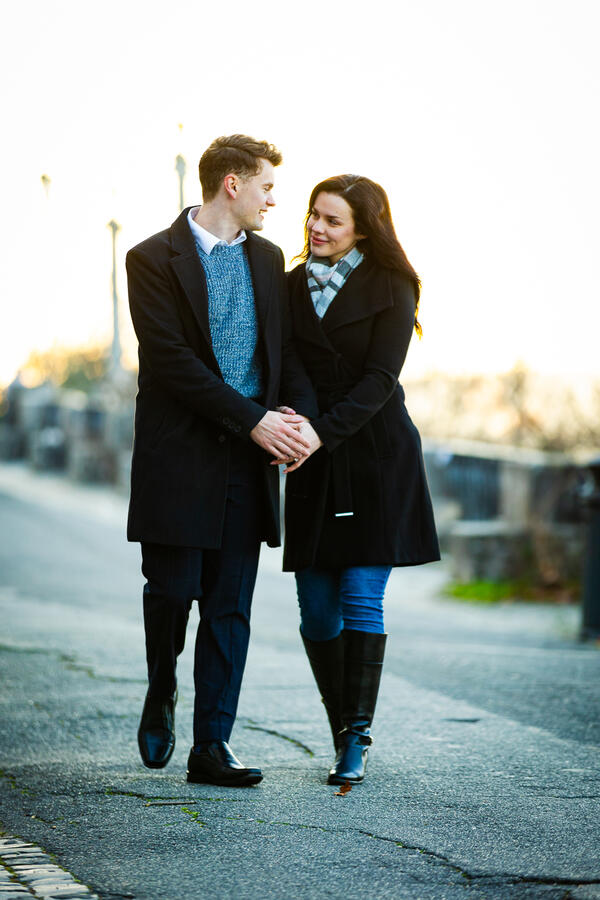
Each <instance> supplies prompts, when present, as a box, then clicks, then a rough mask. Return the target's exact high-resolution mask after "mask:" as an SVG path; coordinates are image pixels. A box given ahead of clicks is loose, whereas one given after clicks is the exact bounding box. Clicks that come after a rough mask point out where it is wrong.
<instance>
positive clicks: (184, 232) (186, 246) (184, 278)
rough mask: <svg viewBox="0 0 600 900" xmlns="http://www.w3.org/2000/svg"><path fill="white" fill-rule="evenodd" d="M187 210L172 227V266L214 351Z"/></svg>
mask: <svg viewBox="0 0 600 900" xmlns="http://www.w3.org/2000/svg"><path fill="white" fill-rule="evenodd" d="M188 212H189V209H184V210H183V212H182V213H181V215H180V216H178V217H177V219H175V221H174V222H173V224H172V225H171V228H170V233H171V246H172V248H173V250H174V251H175V253H176V255H175V256H174V257H173V258H172V259H171V266H172V268H173V270H174V272H175V274H176V275H177V279H178V281H179V283H180V285H181V287H182V288H183V292H184V294H185V296H186V297H187V299H188V301H189V304H190V306H191V308H192V311H193V313H194V317H195V319H196V322H197V323H198V327H199V328H200V331H201V333H202V337H203V338H204V340H205V341H206V343H207V345H208V347H209V348H210V350H211V352H212V339H211V336H210V325H209V321H208V290H207V288H206V276H205V274H204V269H203V268H202V263H201V262H200V258H199V256H198V251H197V250H196V243H195V241H194V237H193V235H192V232H191V231H190V226H189V225H188V221H187V215H188ZM215 361H216V360H215Z"/></svg>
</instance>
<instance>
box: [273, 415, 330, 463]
mask: <svg viewBox="0 0 600 900" xmlns="http://www.w3.org/2000/svg"><path fill="white" fill-rule="evenodd" d="M300 436H301V437H304V438H306V439H307V440H308V442H309V446H308V453H305V455H304V456H296V457H291V458H290V459H288V460H287V465H286V468H285V469H284V470H283V473H284V475H287V474H288V472H294V471H295V470H296V469H298V468H299V467H300V466H301V465H302V463H303V462H305V461H306V460H307V459H308V457H309V456H312V454H313V453H314V452H315V450H318V449H319V447H322V446H323V441H322V440H321V438H320V437H319V435H318V434H317V432H316V431H315V429H314V428H313V427H312V425H311V424H310V422H308V421H307V422H303V423H302V425H300ZM275 464H276V463H275ZM272 465H273V464H272Z"/></svg>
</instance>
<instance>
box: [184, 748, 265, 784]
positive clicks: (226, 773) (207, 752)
mask: <svg viewBox="0 0 600 900" xmlns="http://www.w3.org/2000/svg"><path fill="white" fill-rule="evenodd" d="M187 780H188V781H191V782H193V783H194V784H220V785H223V786H224V787H250V785H253V784H258V782H259V781H262V772H261V771H260V769H247V768H246V767H245V766H243V765H242V764H241V762H240V761H239V759H237V757H236V756H235V755H234V753H233V751H232V749H231V747H230V746H229V744H228V743H227V742H226V741H213V742H212V743H211V744H208V745H207V747H206V749H204V750H201V751H200V752H198V753H197V752H196V751H195V750H193V749H192V750H191V751H190V755H189V758H188V767H187Z"/></svg>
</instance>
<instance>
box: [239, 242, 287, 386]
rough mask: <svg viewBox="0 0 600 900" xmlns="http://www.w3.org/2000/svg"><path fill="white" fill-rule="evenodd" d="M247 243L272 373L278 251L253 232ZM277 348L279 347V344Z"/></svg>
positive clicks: (260, 329)
mask: <svg viewBox="0 0 600 900" xmlns="http://www.w3.org/2000/svg"><path fill="white" fill-rule="evenodd" d="M245 243H246V253H247V255H248V264H249V266H250V274H251V275H252V286H253V288H254V304H255V307H256V316H257V319H258V333H259V334H260V335H262V338H263V348H264V353H265V358H266V360H267V371H268V372H272V371H273V359H272V354H273V352H274V349H275V346H276V342H275V343H274V341H273V340H272V339H271V336H270V334H269V315H270V312H271V310H272V308H273V304H274V300H275V299H276V298H274V296H273V276H274V274H275V263H276V261H277V251H276V250H275V248H274V247H272V246H271V245H270V244H268V243H267V242H266V241H265V242H263V241H262V240H260V239H258V238H257V237H255V235H253V234H252V232H249V233H248V235H247V238H246V242H245ZM277 346H279V345H278V344H277Z"/></svg>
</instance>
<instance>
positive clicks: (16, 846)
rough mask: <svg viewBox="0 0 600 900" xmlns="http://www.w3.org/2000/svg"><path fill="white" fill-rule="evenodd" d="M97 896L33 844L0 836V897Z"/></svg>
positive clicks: (82, 899)
mask: <svg viewBox="0 0 600 900" xmlns="http://www.w3.org/2000/svg"><path fill="white" fill-rule="evenodd" d="M25 897H43V898H44V900H63V898H64V900H66V898H68V900H98V896H97V895H96V894H92V892H91V891H90V889H89V888H88V887H86V886H85V884H80V883H79V882H78V881H76V880H75V878H74V877H73V876H72V875H71V873H70V872H66V871H65V870H64V869H61V867H60V866H57V865H56V863H53V862H52V859H51V858H50V856H49V855H48V854H47V853H45V852H44V851H43V850H42V849H41V848H40V847H36V846H35V844H28V843H26V842H25V841H21V840H19V839H18V838H12V837H3V838H0V900H23V898H25Z"/></svg>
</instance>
